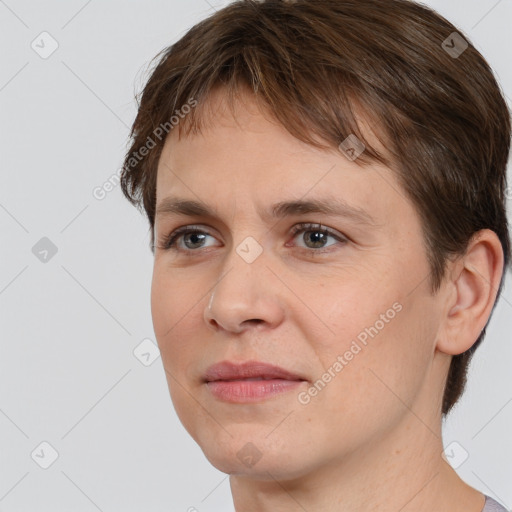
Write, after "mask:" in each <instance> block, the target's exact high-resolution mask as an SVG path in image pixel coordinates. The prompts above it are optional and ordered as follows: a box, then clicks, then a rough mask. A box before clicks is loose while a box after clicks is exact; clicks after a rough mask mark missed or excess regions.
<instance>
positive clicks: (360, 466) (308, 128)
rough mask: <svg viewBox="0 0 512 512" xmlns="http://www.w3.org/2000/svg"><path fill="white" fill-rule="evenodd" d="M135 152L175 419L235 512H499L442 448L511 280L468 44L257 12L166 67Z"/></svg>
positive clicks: (328, 10)
mask: <svg viewBox="0 0 512 512" xmlns="http://www.w3.org/2000/svg"><path fill="white" fill-rule="evenodd" d="M131 135H132V144H131V147H130V150H129V151H128V153H127V155H126V159H125V165H124V168H123V174H122V178H121V183H122V186H123V191H124V193H125V195H126V196H127V197H128V199H130V200H131V201H132V202H133V203H134V204H137V205H141V206H143V207H144V209H145V212H146V214H147V216H148V219H149V222H150V226H151V233H152V248H153V250H154V258H155V259H154V273H153V283H152V296H151V302H152V316H153V324H154V328H155V334H156V338H157V341H158V344H159V348H160V351H161V354H162V360H163V364H164V368H165V371H166V376H167V380H168V384H169V390H170V394H171V398H172V400H173V403H174V406H175V409H176V411H177V413H178V415H179V417H180V420H181V421H182V423H183V425H184V426H185V428H186V429H187V431H188V432H189V433H190V435H191V436H192V437H193V438H194V440H195V441H196V442H197V443H198V444H199V446H200V447H201V449H202V450H203V452H204V453H205V456H206V457H207V458H208V460H209V461H210V462H211V463H212V464H213V465H214V466H215V467H216V468H218V469H219V470H221V471H223V472H225V473H227V474H229V475H230V484H231V490H232V494H233V501H234V505H235V508H236V510H237V511H244V512H247V511H266V510H311V511H313V510H315V511H317V510H318V511H319V510H322V511H331V510H332V511H335V510H336V511H354V510H365V511H366V510H378V511H388V510H389V511H391V510H393V511H396V510H400V511H403V512H409V511H410V512H412V511H415V512H418V511H419V512H422V511H432V510H446V511H448V510H450V511H451V512H459V511H460V512H463V511H464V512H480V511H485V512H490V511H503V510H505V509H504V508H503V507H502V506H501V505H499V504H498V503H497V502H495V501H494V500H492V499H491V498H490V497H489V496H486V495H484V494H482V493H480V492H479V491H477V490H476V489H474V488H472V487H471V486H469V485H468V484H466V483H465V482H464V481H463V480H462V479H461V478H460V477H459V476H458V475H457V473H456V472H455V471H454V470H453V469H452V467H451V465H450V464H449V461H450V458H451V457H452V456H453V453H454V450H455V451H457V450H458V452H459V453H460V451H461V450H462V451H463V450H464V448H463V447H462V446H461V445H458V446H452V447H449V448H450V450H448V449H447V450H444V449H443V444H442V436H441V424H442V419H443V417H444V416H445V415H446V414H448V412H449V411H450V410H451V408H452V407H453V405H454V404H455V403H456V402H457V400H458V399H459V398H460V396H461V394H462V392H463V390H464V384H465V378H466V370H467V366H468V363H469V361H470V358H471V356H472V354H473V353H474V351H475V349H476V348H477V347H478V346H479V344H480V343H481V341H482V340H483V337H484V335H485V328H486V326H487V324H488V321H489V319H490V316H491V314H492V312H493V310H494V307H495V304H496V301H497V299H498V297H499V295H500V293H501V289H502V285H503V280H504V271H505V269H506V268H507V265H508V264H509V261H510V240H509V235H508V230H507V218H506V210H505V202H504V201H505V199H504V197H505V194H504V189H505V186H506V162H507V158H508V153H509V147H510V146H509V145H510V118H509V113H508V110H507V107H506V103H505V101H504V99H503V96H502V94H501V91H500V89H499V86H498V84H497V83H496V80H495V78H494V76H493V74H492V72H491V70H490V68H489V66H488V64H487V63H486V61H485V60H484V59H483V57H482V56H481V55H480V54H479V53H478V52H477V50H476V49H475V48H474V47H473V46H472V45H471V43H470V42H469V41H468V39H467V38H466V37H465V36H463V35H462V34H461V33H460V31H458V30H457V29H456V28H455V27H454V26H453V25H451V24H450V23H449V22H448V21H447V20H445V19H444V18H442V17H440V16H439V15H438V14H436V13H435V12H433V11H431V10H429V9H428V8H426V7H424V6H421V5H419V4H416V3H413V2H409V1H405V0H359V1H358V2H352V1H348V0H347V1H343V0H336V1H334V0H317V1H313V0H298V1H295V2H286V1H276V0H273V1H272V0H266V1H259V2H256V1H248V0H245V1H244V0H241V1H238V2H235V3H234V4H232V5H230V6H228V7H226V8H225V9H223V10H221V11H219V12H217V13H215V14H214V15H212V16H210V17H209V18H208V19H206V20H204V21H203V22H201V23H199V24H198V25H196V26H195V27H193V28H192V29H191V30H190V31H189V32H188V33H187V34H186V35H185V36H184V37H183V38H182V39H181V40H179V41H178V42H177V43H176V44H174V45H173V46H171V47H169V48H168V49H166V51H165V52H164V53H163V54H162V55H161V56H160V60H159V62H158V65H157V66H156V68H155V69H154V71H153V74H152V76H151V77H150V79H149V81H148V83H147V84H146V86H145V88H144V91H143V94H142V98H141V103H140V107H139V111H138V115H137V118H136V120H135V123H134V125H133V129H132V134H131Z"/></svg>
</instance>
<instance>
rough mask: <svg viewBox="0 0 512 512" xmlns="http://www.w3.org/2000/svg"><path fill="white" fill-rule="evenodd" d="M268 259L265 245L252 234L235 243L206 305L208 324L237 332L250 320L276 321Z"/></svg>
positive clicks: (275, 305)
mask: <svg viewBox="0 0 512 512" xmlns="http://www.w3.org/2000/svg"><path fill="white" fill-rule="evenodd" d="M265 260H266V258H265V253H264V250H263V246H262V245H261V244H260V243H259V242H258V241H257V240H256V238H254V237H252V236H246V237H245V238H243V239H242V241H241V242H238V243H236V244H234V245H233V247H232V248H231V251H230V254H229V255H228V256H227V257H226V260H225V262H224V265H223V272H222V276H221V277H220V278H219V280H218V281H217V282H216V284H215V285H214V287H213V289H212V291H211V296H210V299H209V301H208V305H207V307H206V309H205V320H206V321H207V322H208V324H210V325H217V324H218V326H220V327H222V328H224V329H226V330H232V331H237V332H238V331H240V329H242V328H243V325H242V324H243V323H244V322H246V321H247V320H252V321H256V320H257V321H259V322H261V321H266V322H270V323H272V322H275V321H276V319H277V317H278V316H279V311H278V306H277V300H276V297H275V295H274V294H273V292H272V291H271V288H270V287H269V286H268V284H269V283H268V278H269V275H271V273H268V271H266V270H267V269H266V263H265ZM267 274H269V275H267Z"/></svg>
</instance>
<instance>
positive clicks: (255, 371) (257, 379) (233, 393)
mask: <svg viewBox="0 0 512 512" xmlns="http://www.w3.org/2000/svg"><path fill="white" fill-rule="evenodd" d="M305 381H306V379H304V378H303V377H302V376H300V375H298V374H296V373H293V372H290V371H288V370H285V369H284V368H280V367H279V366H274V365H271V364H267V363H262V362H260V361H247V362H245V363H239V364H235V363H231V362H229V361H223V362H221V363H217V364H214V365H213V366H210V367H209V368H208V370H207V371H206V373H205V375H204V382H205V384H206V387H207V388H208V390H209V392H210V393H211V394H212V396H213V397H215V398H216V399H218V400H221V401H223V402H230V403H237V404H243V403H246V404H247V403H258V402H259V403H261V402H264V401H266V400H268V399H270V398H276V397H278V396H284V395H286V393H287V392H290V391H292V390H296V389H297V387H300V386H302V385H303V384H304V382H305Z"/></svg>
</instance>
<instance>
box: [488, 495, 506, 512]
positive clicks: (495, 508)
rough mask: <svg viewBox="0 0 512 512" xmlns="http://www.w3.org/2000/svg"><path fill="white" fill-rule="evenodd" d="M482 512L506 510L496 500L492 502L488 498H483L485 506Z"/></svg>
mask: <svg viewBox="0 0 512 512" xmlns="http://www.w3.org/2000/svg"><path fill="white" fill-rule="evenodd" d="M482 512H508V511H507V509H506V508H505V507H504V506H503V505H500V504H499V503H498V502H497V501H496V500H493V499H492V498H491V497H490V496H487V495H486V496H485V506H484V508H483V510H482Z"/></svg>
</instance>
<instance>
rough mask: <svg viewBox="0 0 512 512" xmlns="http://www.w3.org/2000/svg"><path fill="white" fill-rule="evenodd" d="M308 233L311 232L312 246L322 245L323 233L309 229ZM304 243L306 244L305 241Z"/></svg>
mask: <svg viewBox="0 0 512 512" xmlns="http://www.w3.org/2000/svg"><path fill="white" fill-rule="evenodd" d="M309 233H311V235H310V238H312V239H313V245H314V247H322V242H323V238H324V236H325V233H320V231H310V232H309ZM306 245H307V243H306Z"/></svg>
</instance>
